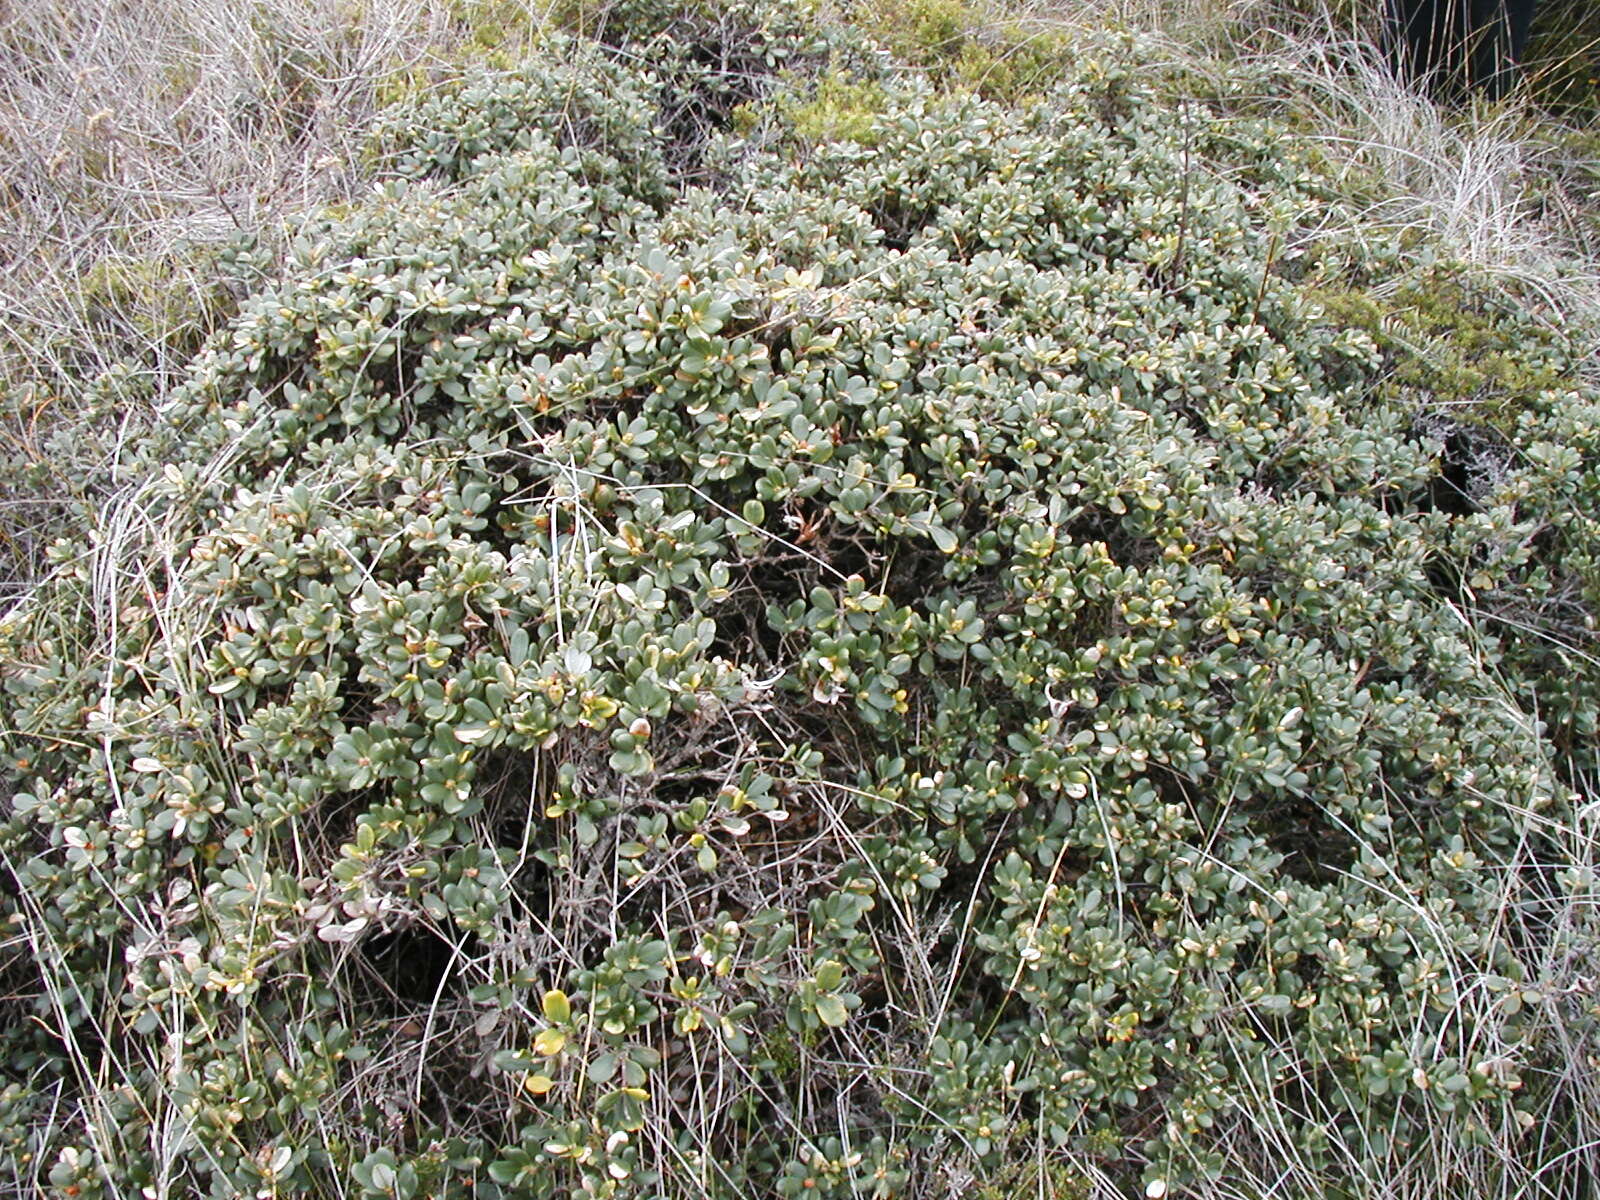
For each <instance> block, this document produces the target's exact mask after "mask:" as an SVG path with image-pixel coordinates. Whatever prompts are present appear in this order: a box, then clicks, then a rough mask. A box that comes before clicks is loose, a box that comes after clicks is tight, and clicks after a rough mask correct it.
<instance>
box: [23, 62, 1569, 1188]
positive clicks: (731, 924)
mask: <svg viewBox="0 0 1600 1200" xmlns="http://www.w3.org/2000/svg"><path fill="white" fill-rule="evenodd" d="M1141 54H1142V51H1141V49H1140V47H1139V46H1138V45H1136V44H1124V43H1105V44H1097V45H1086V46H1084V47H1081V48H1080V50H1079V51H1078V52H1077V53H1076V54H1075V55H1074V57H1073V58H1072V59H1071V60H1070V61H1069V62H1066V63H1064V64H1063V65H1062V69H1061V79H1060V81H1059V82H1058V83H1056V84H1055V85H1053V87H1052V88H1051V90H1050V91H1049V92H1048V93H1047V94H1045V95H1044V96H1042V97H1040V98H1038V99H1036V100H1033V101H1030V102H1028V103H1026V104H1023V105H1019V106H1008V105H1005V104H1001V103H996V102H993V101H990V100H985V99H982V98H979V97H976V96H972V95H948V94H940V93H936V92H934V91H932V90H930V88H929V86H928V85H927V84H926V83H919V82H906V81H904V80H895V79H893V78H889V79H887V80H875V81H873V83H872V90H871V96H872V100H873V104H872V106H871V107H872V109H873V111H872V113H871V115H870V118H869V119H870V125H869V126H867V127H865V128H862V127H860V126H861V123H860V121H856V122H855V123H854V124H853V125H852V128H851V130H850V136H849V138H848V140H840V141H818V140H817V137H816V129H815V127H814V126H808V127H807V128H805V129H803V130H798V131H797V130H796V129H795V128H794V124H793V118H794V114H795V113H796V112H803V111H804V105H803V104H797V103H796V102H793V101H789V102H786V101H785V100H784V98H783V97H782V96H778V97H777V98H775V99H771V100H768V99H766V98H764V97H762V96H752V97H751V98H749V99H746V100H743V101H741V103H744V104H751V105H756V106H758V107H759V106H765V107H762V109H761V112H762V115H761V124H762V128H763V130H764V133H763V138H762V139H761V140H760V141H759V142H757V141H741V140H739V138H738V137H737V136H735V135H734V134H732V133H726V132H725V133H720V134H719V133H716V132H715V131H714V130H712V131H709V132H706V133H705V135H704V140H703V142H702V143H701V144H700V145H699V146H698V147H697V148H696V150H695V153H694V156H693V157H694V161H695V162H696V163H698V164H703V165H704V166H705V167H706V172H705V174H704V175H700V174H692V175H691V176H689V177H688V179H689V180H691V181H692V180H695V179H709V180H711V181H714V182H715V183H716V185H717V186H716V188H715V189H711V188H705V187H697V186H689V184H688V183H687V182H686V177H685V176H684V175H682V174H679V173H677V172H676V171H675V169H674V166H673V164H674V163H681V162H684V161H687V159H685V158H677V157H675V155H676V154H677V152H678V151H679V150H680V149H681V146H680V145H676V144H662V142H661V141H660V140H659V137H658V135H656V134H654V133H653V132H652V130H653V129H655V128H656V124H657V123H656V122H654V121H653V120H652V118H651V115H650V114H652V113H659V112H661V111H662V109H661V107H660V106H661V104H662V101H661V99H660V97H661V96H662V94H663V92H662V89H663V88H668V89H670V87H671V86H673V85H672V82H671V80H669V79H664V77H663V76H661V75H652V74H649V73H646V72H645V71H644V70H643V68H641V67H640V66H638V65H636V64H634V62H633V61H632V59H631V58H630V56H629V55H627V54H625V53H624V54H621V55H606V54H601V53H599V52H598V51H584V50H582V49H581V48H580V49H571V50H569V52H568V53H567V54H566V56H565V57H562V58H558V59H550V60H544V59H540V60H535V61H534V62H532V63H531V64H530V65H528V66H527V67H525V68H523V69H522V70H520V71H519V72H517V73H515V74H511V75H506V76H499V77H493V78H485V79H482V80H479V81H476V82H469V83H467V84H464V85H462V86H461V88H460V89H459V90H454V91H449V92H447V93H445V94H442V95H438V96H434V97H430V98H423V99H419V100H417V101H415V102H413V103H412V104H411V105H410V106H409V107H406V108H402V109H400V110H397V111H396V112H395V113H393V114H392V115H391V116H390V117H389V118H388V119H387V121H386V122H385V123H384V125H383V128H382V131H381V132H380V134H379V141H378V149H379V150H380V151H382V152H385V153H389V154H391V155H393V156H394V159H393V161H395V162H396V163H397V164H398V171H397V174H396V177H395V178H394V179H393V180H392V181H391V182H389V183H387V184H386V185H385V186H384V187H382V188H381V189H379V190H378V191H377V192H375V193H374V194H373V196H372V197H371V198H370V200H369V201H368V202H367V203H365V204H363V205H361V206H359V207H358V208H357V209H356V210H355V211H353V212H351V213H350V214H348V215H345V216H342V217H338V218H332V217H330V218H328V219H326V220H323V221H321V222H319V223H316V224H313V225H311V226H308V227H307V228H305V229H304V230H302V231H301V235H300V237H299V240H298V243H297V249H296V252H295V255H294V259H293V263H292V267H291V269H290V270H289V272H288V273H287V274H286V276H285V277H284V278H283V279H282V280H281V282H279V283H277V284H275V285H274V286H271V287H268V288H265V289H263V290H261V291H260V292H259V293H258V294H257V295H256V296H255V297H254V298H252V299H251V300H249V301H247V302H246V303H245V304H244V305H243V307H242V311H241V313H240V315H239V316H238V318H237V319H235V320H234V321H233V322H232V323H231V325H230V326H229V327H228V328H227V329H226V330H225V331H224V332H223V333H221V334H219V335H217V336H215V337H213V338H212V339H211V341H210V342H209V344H208V345H207V347H206V348H205V349H204V350H203V351H202V352H201V353H200V354H199V355H198V356H197V357H196V359H195V361H194V363H193V365H192V368H191V372H190V374H189V377H188V379H187V382H186V383H185V384H184V385H183V386H182V387H181V388H179V389H178V390H177V391H176V392H175V393H173V394H172V395H170V396H169V397H167V398H166V399H165V402H164V409H163V413H164V425H163V428H162V430H160V431H159V432H158V434H157V435H156V436H155V437H153V438H151V439H149V440H148V441H146V442H144V443H142V444H140V445H139V446H136V447H133V448H131V449H130V450H129V452H128V455H127V457H126V458H125V460H124V462H123V464H122V466H121V468H120V470H121V474H120V475H119V476H118V480H120V481H125V482H123V484H122V487H121V491H120V493H119V494H118V497H117V499H116V501H115V503H112V504H110V505H108V506H107V507H106V508H105V510H104V511H103V512H102V513H101V514H100V515H99V516H98V517H85V519H84V522H83V528H82V529H81V530H79V531H77V532H76V533H75V534H74V536H72V537H69V538H65V539H63V540H61V541H60V542H58V543H57V544H56V545H55V547H54V548H53V550H52V554H53V558H54V561H55V563H56V564H57V566H56V570H55V571H54V573H53V575H52V576H51V577H50V579H49V580H48V581H47V583H46V584H45V585H44V586H43V587H41V588H40V589H39V590H38V591H37V592H36V594H35V596H34V598H33V600H32V602H31V603H30V604H28V605H26V606H23V607H21V608H19V609H17V610H15V611H13V612H12V613H10V614H9V615H8V616H7V618H6V619H5V621H4V624H3V626H0V641H3V649H4V658H5V663H6V665H5V671H4V700H3V704H4V717H3V720H4V729H5V732H4V734H3V735H0V742H3V745H4V748H5V758H4V764H5V769H6V771H7V773H8V775H9V778H10V780H11V782H12V786H13V788H14V789H15V795H14V798H13V800H12V802H11V804H10V805H9V807H8V810H7V811H6V812H5V815H4V821H3V823H0V862H3V863H4V866H5V868H6V871H7V872H8V874H9V875H10V876H11V877H12V879H13V880H14V881H15V884H16V887H15V889H14V891H13V892H10V893H8V894H6V895H4V896H0V919H3V920H4V922H5V924H6V928H7V929H8V930H9V931H10V932H9V940H8V941H7V942H6V943H4V945H3V946H0V973H3V974H4V976H5V978H6V979H7V981H8V986H7V987H6V988H5V989H4V993H3V994H4V998H3V999H0V1017H3V1018H5V1019H4V1022H3V1024H0V1028H4V1029H5V1031H6V1032H5V1033H4V1035H3V1040H0V1051H3V1058H0V1062H3V1067H0V1070H3V1071H4V1073H5V1077H6V1079H7V1080H8V1081H9V1082H7V1083H6V1085H5V1087H4V1089H3V1090H0V1137H3V1138H4V1139H6V1144H7V1145H8V1146H9V1147H10V1152H9V1153H8V1154H7V1155H5V1156H3V1161H4V1164H5V1165H4V1166H3V1167H0V1170H4V1171H6V1172H8V1173H9V1177H8V1179H9V1186H10V1187H11V1188H13V1189H14V1190H16V1191H18V1192H26V1191H30V1190H38V1191H43V1190H46V1189H52V1188H53V1189H61V1190H64V1191H66V1192H68V1193H69V1194H73V1195H78V1196H126V1195H135V1194H146V1195H169V1194H193V1195H211V1196H217V1197H232V1196H237V1195H258V1196H273V1195H280V1194H282V1195H289V1194H293V1195H358V1196H371V1197H379V1196H398V1197H413V1196H446V1195H451V1196H454V1195H474V1196H485V1197H490V1196H517V1195H539V1196H545V1195H574V1196H576V1195H587V1196H619V1197H620V1196H634V1195H637V1196H706V1195H716V1196H730V1197H732V1196H741V1197H742V1196H758V1195H759V1196H765V1195H773V1194H776V1195H780V1196H809V1195H817V1196H841V1197H842V1196H880V1197H887V1196H896V1195H928V1196H932V1195H944V1194H947V1193H948V1189H951V1188H959V1187H961V1186H963V1184H964V1183H969V1184H974V1185H985V1186H988V1187H990V1188H991V1189H992V1190H998V1189H1010V1190H1018V1189H1022V1188H1034V1189H1039V1190H1041V1191H1048V1192H1049V1193H1050V1194H1052V1195H1060V1196H1066V1195H1072V1194H1074V1193H1075V1192H1077V1193H1081V1194H1099V1195H1124V1194H1127V1191H1128V1190H1129V1189H1136V1188H1138V1187H1140V1185H1146V1186H1148V1188H1149V1190H1148V1191H1147V1193H1146V1194H1149V1195H1158V1194H1161V1191H1162V1189H1163V1188H1165V1189H1167V1190H1168V1192H1169V1194H1176V1193H1177V1192H1178V1191H1179V1190H1180V1189H1182V1188H1184V1187H1189V1188H1192V1189H1193V1190H1194V1191H1195V1192H1196V1193H1198V1194H1207V1193H1208V1192H1209V1193H1210V1194H1216V1195H1241V1194H1257V1193H1261V1192H1265V1191H1268V1190H1273V1191H1275V1192H1276V1193H1277V1194H1287V1193H1286V1192H1285V1191H1284V1189H1290V1190H1292V1191H1295V1193H1296V1194H1306V1195H1311V1194H1325V1195H1344V1196H1366V1195H1378V1194H1384V1192H1383V1191H1382V1189H1384V1188H1392V1189H1395V1190H1394V1191H1393V1193H1392V1194H1407V1191H1406V1189H1410V1192H1409V1194H1433V1193H1432V1192H1431V1191H1423V1190H1420V1189H1424V1188H1427V1189H1432V1188H1441V1189H1442V1188H1445V1187H1454V1186H1459V1185H1461V1184H1463V1183H1466V1182H1469V1181H1474V1182H1475V1183H1476V1184H1477V1185H1480V1186H1483V1185H1488V1186H1496V1187H1499V1188H1500V1189H1501V1190H1502V1192H1503V1193H1505V1194H1511V1193H1513V1192H1515V1191H1517V1190H1518V1189H1524V1190H1526V1189H1528V1188H1534V1187H1544V1188H1546V1189H1547V1190H1548V1191H1549V1192H1550V1193H1551V1194H1575V1193H1574V1192H1573V1191H1571V1189H1573V1188H1575V1187H1577V1186H1578V1181H1579V1180H1580V1179H1581V1178H1582V1177H1583V1172H1585V1171H1588V1170H1592V1167H1593V1163H1592V1159H1593V1156H1594V1151H1593V1146H1594V1145H1595V1141H1594V1137H1593V1129H1592V1116H1591V1114H1592V1112H1593V1111H1594V1109H1593V1106H1592V1104H1591V1103H1589V1101H1590V1100H1591V1099H1592V1096H1593V1092H1592V1075H1593V1068H1592V1063H1593V1061H1594V1059H1593V1057H1592V1056H1593V1055H1594V1054H1595V1053H1596V1050H1597V1047H1596V1045H1595V1036H1596V1034H1595V1029H1596V1026H1595V1019H1596V1016H1597V1015H1600V1014H1597V1012H1596V1011H1595V1004H1594V997H1593V992H1592V987H1591V986H1590V984H1589V983H1588V982H1587V981H1588V978H1589V977H1588V976H1586V975H1585V974H1584V973H1583V963H1584V956H1585V955H1587V954H1590V953H1592V950H1593V944H1594V935H1595V929H1594V918H1593V913H1594V911H1595V909H1594V905H1593V900H1594V875H1593V871H1592V861H1593V847H1592V844H1591V840H1590V838H1591V834H1590V832H1589V831H1590V829H1591V827H1592V816H1593V810H1592V807H1585V803H1586V802H1585V800H1584V795H1585V794H1586V793H1587V789H1588V787H1589V784H1590V781H1592V779H1593V778H1594V773H1595V769H1596V763H1595V761H1594V748H1593V747H1594V740H1593V734H1594V728H1595V727H1594V722H1595V714H1596V706H1597V702H1600V692H1597V690H1596V685H1597V683H1600V673H1597V671H1596V669H1595V665H1596V658H1595V655H1594V644H1595V634H1594V620H1593V613H1594V601H1595V595H1596V593H1595V589H1596V583H1597V579H1600V576H1597V566H1596V561H1597V560H1596V550H1597V547H1600V541H1597V538H1596V532H1595V520H1594V517H1593V514H1594V513H1595V512H1596V511H1597V504H1600V490H1597V489H1600V479H1597V475H1596V455H1595V447H1594V439H1595V436H1596V435H1595V430H1596V428H1600V421H1597V418H1600V409H1597V406H1600V392H1597V391H1596V389H1595V388H1594V387H1593V386H1592V385H1589V384H1586V383H1585V382H1584V381H1583V379H1582V377H1581V373H1580V371H1579V366H1580V364H1581V361H1582V356H1583V347H1582V345H1581V344H1579V343H1578V342H1577V341H1576V337H1575V335H1574V334H1573V333H1572V331H1571V330H1567V329H1561V328H1552V327H1550V326H1549V325H1548V324H1546V323H1543V322H1541V320H1540V318H1539V314H1538V312H1537V310H1536V309H1535V308H1534V307H1532V306H1530V305H1527V304H1522V305H1511V304H1508V303H1504V302H1502V301H1501V300H1500V299H1499V298H1497V297H1494V296H1492V295H1485V294H1483V292H1482V290H1481V288H1479V287H1478V285H1476V284H1474V283H1473V281H1472V277H1471V276H1470V275H1469V274H1467V273H1465V272H1462V271H1460V270H1457V269H1454V268H1451V267H1450V266H1449V265H1448V264H1447V263H1441V264H1440V265H1439V267H1438V269H1437V276H1438V287H1439V289H1441V290H1440V291H1439V293H1438V294H1440V295H1444V294H1447V293H1446V292H1445V290H1444V289H1452V290H1450V291H1449V292H1448V294H1449V295H1452V296H1456V297H1460V303H1459V304H1456V303H1452V306H1451V311H1454V312H1456V313H1458V314H1463V313H1465V314H1470V316H1462V317H1461V319H1460V320H1459V321H1457V322H1455V323H1454V324H1451V323H1450V322H1446V321H1444V320H1442V319H1441V318H1440V317H1439V315H1438V313H1437V312H1430V311H1429V310H1427V309H1426V306H1425V305H1424V304H1423V301H1424V300H1426V299H1427V297H1425V296H1424V297H1420V298H1418V299H1417V301H1416V303H1415V304H1412V303H1411V302H1410V301H1409V300H1408V299H1407V298H1406V297H1404V296H1401V297H1398V298H1397V297H1396V296H1394V295H1391V294H1390V293H1389V292H1388V291H1386V290H1385V288H1384V287H1383V283H1384V281H1385V280H1386V279H1388V278H1389V277H1390V276H1391V275H1392V274H1393V273H1394V272H1395V271H1396V269H1397V263H1398V262H1399V261H1400V258H1401V250H1400V248H1399V247H1397V246H1388V247H1384V246H1381V245H1380V246H1376V247H1375V246H1362V245H1359V244H1352V243H1350V242H1348V241H1345V240H1342V239H1338V238H1335V237H1332V236H1330V235H1329V234H1327V233H1326V232H1325V229H1326V228H1327V225H1326V224H1325V222H1324V221H1323V217H1324V216H1325V215H1326V212H1327V210H1328V209H1329V208H1330V207H1331V206H1336V205H1337V204H1338V202H1339V201H1338V196H1337V194H1336V193H1335V192H1334V191H1332V190H1331V188H1330V187H1329V186H1328V185H1327V183H1326V182H1325V181H1323V180H1322V179H1321V178H1319V176H1318V175H1317V174H1316V173H1315V171H1314V170H1312V169H1311V168H1310V167H1309V166H1308V165H1307V163H1308V162H1309V161H1310V159H1309V156H1307V155H1305V154H1304V153H1302V151H1301V150H1300V149H1299V148H1298V147H1297V145H1296V143H1294V142H1293V141H1292V140H1289V139H1287V138H1285V137H1283V136H1281V135H1280V134H1278V133H1277V132H1275V131H1274V130H1273V129H1272V128H1271V127H1270V126H1268V125H1265V124H1259V123H1246V122H1240V121H1232V120H1224V119H1221V118H1219V117H1217V116H1215V115H1213V114H1211V113H1210V112H1208V111H1207V110H1206V109H1205V108H1204V107H1203V106H1200V105H1198V104H1196V105H1189V106H1184V107H1180V108H1172V107H1170V106H1168V105H1166V104H1164V103H1162V102H1160V101H1158V100H1157V99H1156V98H1155V97H1154V95H1153V93H1152V92H1151V91H1150V89H1149V86H1148V84H1147V82H1146V80H1145V78H1144V76H1143V74H1142V65H1141V64H1142V63H1143V62H1144V61H1145V60H1144V59H1143V58H1141ZM774 86H776V85H774ZM786 86H787V85H786ZM792 86H795V87H799V86H800V85H799V84H795V85H792ZM852 86H855V85H852ZM860 86H863V87H864V86H865V85H864V84H863V85H860ZM852 94H855V93H852ZM860 94H865V93H860ZM732 112H733V110H732V109H730V110H729V116H731V114H732ZM696 136H697V137H699V136H701V135H700V133H698V132H697V134H696ZM697 170H698V168H697ZM1423 250H1424V251H1425V247H1424V248H1423ZM1418 252H1419V251H1418V248H1417V247H1408V248H1407V251H1406V253H1407V254H1415V253H1418ZM1419 330H1420V331H1431V334H1432V336H1434V337H1435V338H1436V339H1437V341H1438V343H1439V344H1441V345H1446V346H1448V347H1449V349H1450V353H1449V354H1448V355H1442V354H1439V353H1435V352H1430V349H1429V347H1428V346H1427V345H1426V344H1419V339H1421V338H1422V334H1421V333H1419ZM1563 1188H1565V1189H1568V1190H1567V1191H1565V1192H1563V1191H1562V1189H1563ZM1251 1189H1255V1191H1252V1190H1251Z"/></svg>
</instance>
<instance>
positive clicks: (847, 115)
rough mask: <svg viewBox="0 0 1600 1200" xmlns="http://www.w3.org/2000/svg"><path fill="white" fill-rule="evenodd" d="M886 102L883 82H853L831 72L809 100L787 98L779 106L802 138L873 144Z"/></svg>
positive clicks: (816, 87) (819, 83) (821, 80)
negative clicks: (877, 118)
mask: <svg viewBox="0 0 1600 1200" xmlns="http://www.w3.org/2000/svg"><path fill="white" fill-rule="evenodd" d="M885 103H886V96H885V93H884V90H883V87H882V85H881V84H876V83H852V82H850V80H848V79H847V78H845V77H844V76H843V75H841V74H838V73H835V72H830V73H828V74H826V75H823V76H821V77H820V78H818V79H817V81H816V83H815V84H814V85H813V87H812V89H811V94H810V97H809V99H806V100H804V101H799V100H795V99H790V98H785V99H783V100H780V102H779V105H778V108H779V112H781V113H782V114H783V116H784V117H786V118H787V119H788V121H789V123H790V126H791V127H792V128H793V130H794V134H795V136H796V137H798V138H800V139H801V140H802V141H806V142H837V141H847V142H859V143H860V144H862V145H871V144H872V143H873V142H874V141H875V140H876V139H875V136H874V134H873V121H874V119H875V118H876V117H877V116H878V114H879V113H881V112H882V111H883V110H884V106H885Z"/></svg>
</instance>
